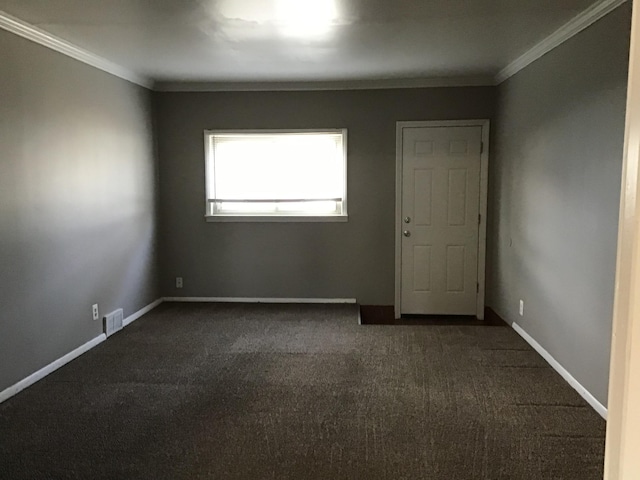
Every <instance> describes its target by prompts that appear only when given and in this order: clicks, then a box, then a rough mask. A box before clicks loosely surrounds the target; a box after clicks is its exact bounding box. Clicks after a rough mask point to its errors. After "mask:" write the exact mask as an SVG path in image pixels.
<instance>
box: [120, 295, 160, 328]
mask: <svg viewBox="0 0 640 480" xmlns="http://www.w3.org/2000/svg"><path fill="white" fill-rule="evenodd" d="M162 301H163V299H162V298H159V299H157V300H156V301H155V302H152V303H150V304H149V305H147V306H146V307H143V308H141V309H140V310H138V311H137V312H135V313H132V314H131V315H129V316H128V317H127V318H125V319H124V320H123V321H122V326H123V327H126V326H127V325H129V324H131V323H133V322H135V321H136V320H137V319H139V318H140V317H141V316H143V315H144V314H145V313H149V312H150V311H151V310H153V309H154V308H156V307H157V306H158V305H160V304H161V303H162Z"/></svg>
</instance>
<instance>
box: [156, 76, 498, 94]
mask: <svg viewBox="0 0 640 480" xmlns="http://www.w3.org/2000/svg"><path fill="white" fill-rule="evenodd" d="M494 85H495V82H494V78H493V77H491V76H486V75H485V76H462V77H430V78H397V79H369V80H364V79H363V80H335V81H331V80H327V81H298V82H189V81H182V82H162V81H160V82H156V83H155V84H154V86H153V89H154V90H155V91H158V92H292V91H317V90H378V89H385V90H386V89H392V88H437V87H490V86H494Z"/></svg>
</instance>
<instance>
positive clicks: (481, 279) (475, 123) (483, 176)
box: [394, 119, 491, 320]
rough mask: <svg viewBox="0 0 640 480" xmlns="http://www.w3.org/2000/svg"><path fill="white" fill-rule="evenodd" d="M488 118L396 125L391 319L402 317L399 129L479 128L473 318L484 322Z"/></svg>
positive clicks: (400, 150)
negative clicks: (392, 303) (393, 286)
mask: <svg viewBox="0 0 640 480" xmlns="http://www.w3.org/2000/svg"><path fill="white" fill-rule="evenodd" d="M490 125H491V122H490V121H489V120H488V119H475V120H435V121H417V122H415V121H411V122H396V226H395V230H394V232H395V235H396V242H395V247H396V248H395V250H396V255H395V304H394V315H395V318H400V316H401V315H402V312H401V309H400V304H401V301H402V242H401V240H402V236H401V235H402V233H401V232H402V129H403V128H405V127H409V128H420V127H481V128H482V143H483V145H484V148H483V149H482V152H481V154H480V205H479V213H480V225H479V226H478V284H479V288H478V294H477V296H476V317H477V318H478V319H479V320H484V304H485V283H486V280H485V268H486V257H487V238H486V235H487V197H488V188H489V139H490V135H489V129H490Z"/></svg>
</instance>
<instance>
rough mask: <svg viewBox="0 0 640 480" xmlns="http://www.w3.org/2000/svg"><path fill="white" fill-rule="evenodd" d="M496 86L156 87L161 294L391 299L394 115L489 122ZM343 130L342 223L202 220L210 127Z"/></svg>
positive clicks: (388, 301) (367, 301) (370, 301)
mask: <svg viewBox="0 0 640 480" xmlns="http://www.w3.org/2000/svg"><path fill="white" fill-rule="evenodd" d="M494 91H495V89H494V88H492V87H488V88H433V89H415V90H369V91H366V90H363V91H324V92H267V93H264V92H262V93H257V92H254V93H251V92H249V93H247V92H245V93H229V92H228V93H157V94H156V95H155V100H156V101H155V106H156V120H157V123H158V145H159V156H160V157H159V158H160V202H161V206H160V208H161V219H162V221H161V226H160V231H161V240H160V248H161V256H160V258H161V270H162V273H161V282H162V283H161V289H162V292H163V295H165V296H178V295H179V296H213V297H294V298H306V297H312V298H324V297H327V298H335V297H341V298H345V297H348V298H356V299H357V300H358V301H359V302H361V303H364V304H377V305H391V304H393V301H394V248H395V247H394V221H395V220H394V215H395V213H394V212H395V206H394V205H395V141H396V137H395V135H396V125H395V123H396V121H399V120H437V119H468V118H490V117H491V116H492V108H493V103H494ZM342 127H346V128H348V130H349V144H348V148H349V151H348V201H349V221H348V222H347V223H275V224H274V223H206V222H205V220H204V195H205V192H204V146H203V131H204V130H205V129H242V128H256V129H258V128H274V129H275V128H342ZM176 276H181V277H183V278H184V288H183V289H181V290H178V289H176V288H175V277H176Z"/></svg>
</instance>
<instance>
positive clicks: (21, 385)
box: [0, 298, 162, 403]
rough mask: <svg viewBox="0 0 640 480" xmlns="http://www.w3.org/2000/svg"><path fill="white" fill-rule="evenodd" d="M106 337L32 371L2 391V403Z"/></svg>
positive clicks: (152, 305)
mask: <svg viewBox="0 0 640 480" xmlns="http://www.w3.org/2000/svg"><path fill="white" fill-rule="evenodd" d="M161 303H162V298H159V299H158V300H156V301H155V302H153V303H150V304H149V305H147V306H146V307H143V308H141V309H140V310H138V311H137V312H135V313H133V314H131V315H129V316H128V317H127V318H125V319H124V320H123V321H122V324H123V326H127V325H129V324H130V323H132V322H135V321H136V320H137V319H138V318H140V317H141V316H142V315H144V314H145V313H148V312H150V311H151V310H153V309H154V308H156V307H157V306H158V305H160V304H161ZM106 339H107V336H106V335H105V334H104V333H101V334H100V335H98V336H97V337H96V338H94V339H93V340H89V341H88V342H87V343H85V344H84V345H81V346H79V347H78V348H76V349H75V350H73V351H71V352H69V353H67V354H66V355H64V356H63V357H60V358H59V359H57V360H54V361H53V362H51V363H50V364H49V365H47V366H45V367H43V368H41V369H40V370H38V371H37V372H35V373H32V374H31V375H29V376H28V377H27V378H25V379H23V380H20V381H19V382H18V383H16V384H15V385H12V386H10V387H8V388H6V389H4V390H3V391H2V392H0V403H2V402H4V401H5V400H8V399H9V398H11V397H13V396H14V395H16V394H17V393H19V392H21V391H22V390H24V389H25V388H27V387H30V386H31V385H33V384H34V383H36V382H37V381H39V380H42V379H43V378H44V377H46V376H47V375H49V374H50V373H53V372H55V371H56V370H58V369H59V368H60V367H63V366H64V365H66V364H67V363H69V362H70V361H71V360H74V359H76V358H78V357H79V356H80V355H82V354H83V353H86V352H88V351H89V350H91V349H92V348H93V347H95V346H96V345H99V344H100V343H102V342H104V341H105V340H106Z"/></svg>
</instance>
